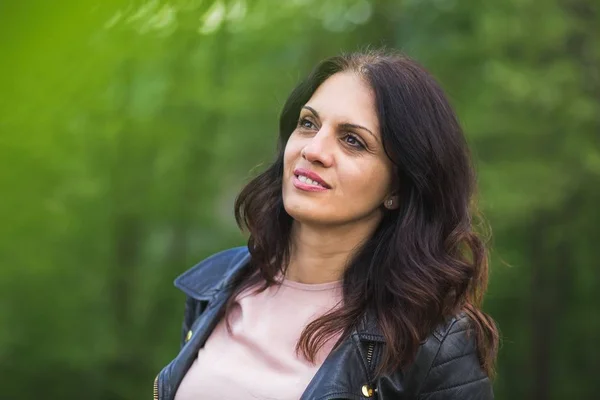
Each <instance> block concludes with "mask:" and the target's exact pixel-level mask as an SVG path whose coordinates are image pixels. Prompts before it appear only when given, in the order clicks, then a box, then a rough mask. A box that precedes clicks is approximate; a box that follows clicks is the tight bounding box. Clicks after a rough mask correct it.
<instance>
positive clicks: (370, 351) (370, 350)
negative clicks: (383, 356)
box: [367, 342, 375, 368]
mask: <svg viewBox="0 0 600 400" xmlns="http://www.w3.org/2000/svg"><path fill="white" fill-rule="evenodd" d="M373 350H375V343H373V342H369V347H367V365H368V366H369V368H371V360H372V359H373Z"/></svg>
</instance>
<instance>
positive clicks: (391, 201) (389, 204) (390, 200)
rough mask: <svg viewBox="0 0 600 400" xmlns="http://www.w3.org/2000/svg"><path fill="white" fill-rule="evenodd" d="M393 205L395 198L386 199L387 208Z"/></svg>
mask: <svg viewBox="0 0 600 400" xmlns="http://www.w3.org/2000/svg"><path fill="white" fill-rule="evenodd" d="M393 205H394V200H392V199H388V200H386V201H385V206H386V207H387V208H391V207H392V206H393Z"/></svg>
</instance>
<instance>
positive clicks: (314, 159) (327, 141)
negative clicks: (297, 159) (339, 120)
mask: <svg viewBox="0 0 600 400" xmlns="http://www.w3.org/2000/svg"><path fill="white" fill-rule="evenodd" d="M334 140H335V132H333V131H329V130H327V129H326V128H325V127H321V129H320V130H319V131H318V132H317V134H316V135H315V136H313V137H312V138H310V139H309V141H308V142H307V143H306V146H304V148H303V149H302V153H301V154H302V158H304V159H305V160H306V161H308V162H310V163H311V164H315V163H316V164H320V165H321V166H323V167H326V168H327V167H331V166H332V165H333V149H334V145H335V142H334Z"/></svg>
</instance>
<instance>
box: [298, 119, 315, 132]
mask: <svg viewBox="0 0 600 400" xmlns="http://www.w3.org/2000/svg"><path fill="white" fill-rule="evenodd" d="M298 126H300V127H302V128H306V129H313V128H314V127H315V124H313V123H312V122H311V121H310V120H309V119H306V118H300V120H299V121H298Z"/></svg>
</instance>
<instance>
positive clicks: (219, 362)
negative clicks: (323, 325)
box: [175, 279, 342, 400]
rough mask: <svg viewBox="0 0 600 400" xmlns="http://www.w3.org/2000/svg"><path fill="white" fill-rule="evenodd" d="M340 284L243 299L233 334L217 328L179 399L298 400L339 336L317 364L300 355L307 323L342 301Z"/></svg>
mask: <svg viewBox="0 0 600 400" xmlns="http://www.w3.org/2000/svg"><path fill="white" fill-rule="evenodd" d="M341 288H342V285H341V282H331V283H323V284H304V283H299V282H294V281H289V280H287V279H286V280H283V282H282V283H281V285H278V286H271V287H269V288H268V289H266V290H265V291H263V292H261V293H258V294H252V293H251V291H252V290H247V291H245V292H244V293H242V294H241V295H240V296H238V300H237V302H236V305H235V308H234V309H233V312H232V313H231V317H230V324H231V332H232V334H231V335H229V333H228V332H227V327H226V325H225V321H224V320H222V321H220V322H219V323H218V325H217V326H216V328H215V330H214V331H213V332H212V333H211V335H210V336H209V338H208V340H207V341H206V344H205V345H204V347H203V348H201V349H200V351H199V352H198V358H197V359H196V360H195V361H194V363H193V364H192V366H191V367H190V369H189V370H188V372H187V374H186V375H185V377H184V378H183V381H182V382H181V385H180V386H179V389H178V390H177V394H176V396H175V400H200V399H203V400H210V399H223V400H227V399H231V400H234V399H235V400H239V399H277V400H280V399H290V400H291V399H299V398H300V396H302V393H303V392H304V389H306V387H307V386H308V383H309V382H310V380H311V379H312V377H313V376H314V375H315V373H316V372H317V370H318V369H319V367H320V366H321V364H322V363H323V361H324V359H325V357H326V356H327V355H328V354H329V352H330V351H331V349H332V347H333V345H334V344H335V342H336V341H337V339H338V337H335V338H332V339H330V340H329V341H328V342H327V343H326V345H325V346H323V347H322V348H321V350H320V352H319V354H318V357H317V360H316V363H315V364H312V363H310V362H309V361H307V360H306V359H305V358H304V357H303V356H302V353H301V352H300V353H298V354H297V353H296V350H295V349H296V343H297V342H298V339H299V338H300V334H301V333H302V331H303V329H304V328H305V327H306V325H307V324H308V323H310V322H311V321H313V320H314V319H316V318H317V317H319V316H321V315H323V314H325V313H326V312H327V311H329V310H331V309H332V308H333V307H335V306H336V305H337V304H338V303H339V302H340V301H341V299H342V291H341Z"/></svg>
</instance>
